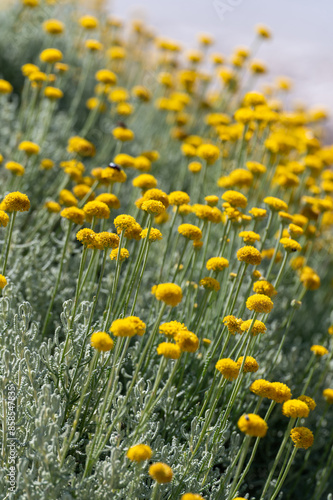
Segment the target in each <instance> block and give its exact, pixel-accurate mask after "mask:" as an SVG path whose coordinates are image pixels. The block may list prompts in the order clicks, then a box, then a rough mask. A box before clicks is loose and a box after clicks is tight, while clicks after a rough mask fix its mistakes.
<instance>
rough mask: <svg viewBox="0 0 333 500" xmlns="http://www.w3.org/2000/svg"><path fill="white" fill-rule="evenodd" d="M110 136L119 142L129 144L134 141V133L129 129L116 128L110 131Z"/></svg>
mask: <svg viewBox="0 0 333 500" xmlns="http://www.w3.org/2000/svg"><path fill="white" fill-rule="evenodd" d="M112 135H113V137H114V138H115V139H118V141H121V142H129V141H133V139H134V132H133V131H132V130H130V129H129V128H123V127H116V128H115V129H114V130H113V131H112Z"/></svg>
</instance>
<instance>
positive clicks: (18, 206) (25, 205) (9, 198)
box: [1, 191, 30, 212]
mask: <svg viewBox="0 0 333 500" xmlns="http://www.w3.org/2000/svg"><path fill="white" fill-rule="evenodd" d="M1 208H2V210H4V211H6V212H28V210H29V209H30V200H29V198H28V197H27V195H26V194H23V193H20V192H19V191H15V192H13V193H9V194H7V195H6V196H5V197H4V199H3V200H2V202H1Z"/></svg>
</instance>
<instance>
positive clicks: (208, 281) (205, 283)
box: [199, 276, 220, 292]
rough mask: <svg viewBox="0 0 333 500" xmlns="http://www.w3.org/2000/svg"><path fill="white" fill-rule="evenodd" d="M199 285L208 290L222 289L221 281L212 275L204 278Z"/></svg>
mask: <svg viewBox="0 0 333 500" xmlns="http://www.w3.org/2000/svg"><path fill="white" fill-rule="evenodd" d="M199 285H200V286H202V287H203V288H206V290H213V291H214V292H218V291H219V289H220V283H219V282H218V281H217V280H216V279H215V278H211V277H210V276H207V277H206V278H202V279H201V280H200V282H199Z"/></svg>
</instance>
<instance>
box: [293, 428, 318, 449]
mask: <svg viewBox="0 0 333 500" xmlns="http://www.w3.org/2000/svg"><path fill="white" fill-rule="evenodd" d="M290 437H291V440H292V441H293V442H294V443H295V447H296V448H304V449H305V450H307V449H308V448H310V446H312V445H313V439H314V437H313V434H312V432H311V431H310V429H308V428H307V427H294V428H293V429H292V430H291V431H290Z"/></svg>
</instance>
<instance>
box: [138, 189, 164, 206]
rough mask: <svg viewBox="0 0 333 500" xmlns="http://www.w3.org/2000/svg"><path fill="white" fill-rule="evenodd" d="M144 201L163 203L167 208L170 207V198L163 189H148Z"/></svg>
mask: <svg viewBox="0 0 333 500" xmlns="http://www.w3.org/2000/svg"><path fill="white" fill-rule="evenodd" d="M143 199H144V200H145V201H147V200H156V201H160V202H161V203H163V205H164V207H165V208H168V206H169V197H168V195H167V194H166V193H164V191H162V190H161V189H148V190H147V191H146V192H145V193H144V195H143Z"/></svg>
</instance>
